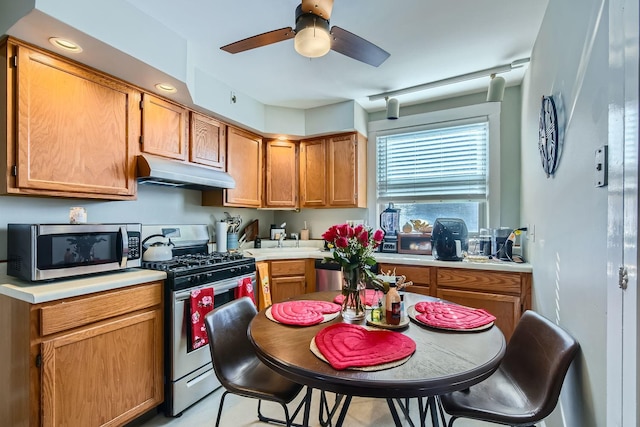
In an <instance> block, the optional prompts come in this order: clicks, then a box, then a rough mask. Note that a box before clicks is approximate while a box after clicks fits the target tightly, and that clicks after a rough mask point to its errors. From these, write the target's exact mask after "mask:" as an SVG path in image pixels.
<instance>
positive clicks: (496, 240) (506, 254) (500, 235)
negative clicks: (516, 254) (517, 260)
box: [491, 227, 513, 261]
mask: <svg viewBox="0 0 640 427" xmlns="http://www.w3.org/2000/svg"><path fill="white" fill-rule="evenodd" d="M512 230H513V229H512V228H511V227H500V228H494V229H493V239H492V242H491V243H492V245H493V251H494V253H493V255H495V257H496V258H498V259H501V260H503V261H511V248H512V244H513V242H511V245H507V239H508V238H509V235H510V234H511V232H512Z"/></svg>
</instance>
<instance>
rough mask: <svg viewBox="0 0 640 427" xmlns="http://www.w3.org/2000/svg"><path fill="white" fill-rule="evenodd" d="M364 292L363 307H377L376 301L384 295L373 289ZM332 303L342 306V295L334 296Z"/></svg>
mask: <svg viewBox="0 0 640 427" xmlns="http://www.w3.org/2000/svg"><path fill="white" fill-rule="evenodd" d="M364 292H365V297H364V301H365V305H366V306H368V307H376V306H377V305H378V299H380V298H382V296H383V295H384V294H383V293H382V291H377V290H375V289H366V290H365V291H364ZM333 302H335V303H336V304H340V305H342V303H343V302H344V295H342V294H338V295H336V297H335V298H334V299H333Z"/></svg>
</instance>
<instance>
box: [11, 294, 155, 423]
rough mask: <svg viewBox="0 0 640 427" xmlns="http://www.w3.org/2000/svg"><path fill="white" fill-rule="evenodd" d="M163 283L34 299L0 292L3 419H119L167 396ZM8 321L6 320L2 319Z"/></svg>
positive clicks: (132, 415)
mask: <svg viewBox="0 0 640 427" xmlns="http://www.w3.org/2000/svg"><path fill="white" fill-rule="evenodd" d="M162 309H163V299H162V282H151V283H146V284H142V285H136V286H131V287H127V288H122V289H118V290H113V291H106V292H101V293H96V294H90V295H86V296H82V297H75V298H67V299H62V300H58V301H52V302H47V303H42V304H29V303H26V302H24V301H19V300H15V299H12V298H9V297H6V296H0V313H2V316H7V314H6V313H11V314H10V316H11V322H8V323H4V322H3V324H5V325H11V327H10V328H7V329H8V330H2V331H0V336H1V337H2V340H1V341H2V342H3V343H5V344H4V346H7V345H8V347H9V350H7V349H6V348H5V349H0V356H3V357H2V358H1V359H2V360H3V363H2V364H1V366H0V380H2V381H0V395H1V396H3V399H0V400H1V401H2V402H0V419H2V420H3V423H4V422H7V423H8V424H6V425H11V426H40V425H42V426H63V425H69V426H72V425H73V426H87V427H89V426H119V425H123V424H125V423H127V422H128V421H131V420H133V419H134V418H136V417H138V416H140V415H142V414H143V413H145V412H146V411H148V410H150V409H153V408H154V407H156V406H158V405H159V404H160V403H162V401H163V363H164V362H163V360H164V359H163V352H162V348H163V326H162V322H163V312H162ZM2 320H6V319H2Z"/></svg>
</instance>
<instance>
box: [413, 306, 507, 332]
mask: <svg viewBox="0 0 640 427" xmlns="http://www.w3.org/2000/svg"><path fill="white" fill-rule="evenodd" d="M415 310H416V311H417V312H418V313H419V314H417V315H416V320H418V321H420V322H422V323H424V324H425V325H428V326H433V327H436V328H445V329H475V328H479V327H481V326H485V325H488V324H490V323H492V322H493V321H495V320H496V317H495V316H494V315H492V314H491V313H489V312H488V311H486V310H484V309H482V308H471V307H466V306H464V305H457V304H449V303H446V302H442V301H422V302H419V303H417V304H416V305H415Z"/></svg>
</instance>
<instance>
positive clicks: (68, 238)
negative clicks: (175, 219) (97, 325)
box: [7, 224, 142, 282]
mask: <svg viewBox="0 0 640 427" xmlns="http://www.w3.org/2000/svg"><path fill="white" fill-rule="evenodd" d="M7 231H8V235H7V255H8V261H9V263H8V265H7V274H9V275H11V276H14V277H18V278H20V279H24V280H29V281H34V282H35V281H40V280H51V279H60V278H64V277H73V276H81V275H85V274H92V273H103V272H108V271H117V270H122V269H125V268H129V267H139V266H140V265H141V252H142V246H141V241H140V238H141V233H142V225H141V224H9V225H8V230H7Z"/></svg>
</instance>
